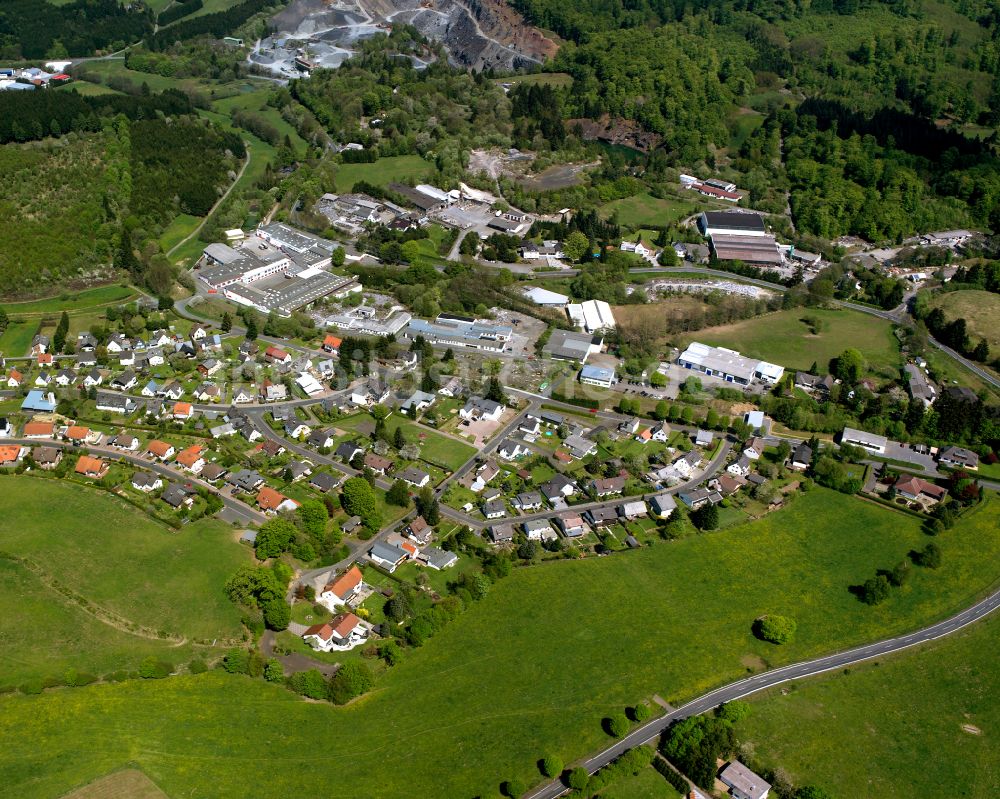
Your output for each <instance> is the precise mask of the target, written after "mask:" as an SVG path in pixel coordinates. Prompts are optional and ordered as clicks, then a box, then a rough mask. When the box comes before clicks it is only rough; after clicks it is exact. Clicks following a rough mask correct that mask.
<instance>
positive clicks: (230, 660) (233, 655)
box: [222, 649, 250, 674]
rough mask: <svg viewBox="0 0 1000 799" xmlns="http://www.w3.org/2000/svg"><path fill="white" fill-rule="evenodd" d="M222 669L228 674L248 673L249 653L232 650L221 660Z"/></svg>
mask: <svg viewBox="0 0 1000 799" xmlns="http://www.w3.org/2000/svg"><path fill="white" fill-rule="evenodd" d="M222 668H223V669H224V670H225V671H226V672H227V673H229V674H249V673H250V653H249V652H248V651H247V650H245V649H233V650H231V651H230V652H227V653H226V656H225V657H224V658H223V659H222Z"/></svg>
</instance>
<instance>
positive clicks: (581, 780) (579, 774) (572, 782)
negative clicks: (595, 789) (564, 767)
mask: <svg viewBox="0 0 1000 799" xmlns="http://www.w3.org/2000/svg"><path fill="white" fill-rule="evenodd" d="M588 782H590V775H589V774H588V773H587V769H585V768H584V767H583V766H577V767H576V768H575V769H573V770H572V771H571V772H570V773H569V779H568V780H567V783H568V784H569V787H570V788H572V789H573V790H574V791H585V790H586V789H587V783H588Z"/></svg>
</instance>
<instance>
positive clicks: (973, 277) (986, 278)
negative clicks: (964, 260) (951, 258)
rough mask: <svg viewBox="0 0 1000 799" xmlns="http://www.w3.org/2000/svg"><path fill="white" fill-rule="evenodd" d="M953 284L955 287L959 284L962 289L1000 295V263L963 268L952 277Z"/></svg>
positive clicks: (987, 263)
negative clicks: (980, 290) (979, 290)
mask: <svg viewBox="0 0 1000 799" xmlns="http://www.w3.org/2000/svg"><path fill="white" fill-rule="evenodd" d="M951 282H952V284H953V285H954V284H956V283H957V284H959V285H960V286H961V288H967V289H982V290H983V291H991V292H993V293H994V294H1000V261H987V262H986V263H975V264H973V265H972V266H968V267H962V268H961V269H959V270H958V271H956V272H955V274H954V275H953V276H952V278H951Z"/></svg>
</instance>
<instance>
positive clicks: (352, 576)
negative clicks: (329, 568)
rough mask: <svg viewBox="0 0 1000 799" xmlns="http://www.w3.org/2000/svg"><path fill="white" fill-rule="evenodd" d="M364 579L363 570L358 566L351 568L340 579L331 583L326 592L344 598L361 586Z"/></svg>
mask: <svg viewBox="0 0 1000 799" xmlns="http://www.w3.org/2000/svg"><path fill="white" fill-rule="evenodd" d="M362 579H363V575H362V574H361V569H359V568H358V567H357V566H351V568H349V569H348V570H347V571H346V572H344V573H343V574H342V575H340V577H338V578H337V579H336V580H334V581H333V582H332V583H330V584H329V585H328V586H327V587H326V590H327V591H329V592H331V593H332V594H333V595H334V596H336V597H340V598H343V597H345V596H347V595H348V594H349V593H350V592H351V591H353V590H354V589H355V588H357V587H358V586H359V585H361V581H362Z"/></svg>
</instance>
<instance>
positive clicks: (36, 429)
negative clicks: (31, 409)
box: [21, 422, 55, 438]
mask: <svg viewBox="0 0 1000 799" xmlns="http://www.w3.org/2000/svg"><path fill="white" fill-rule="evenodd" d="M54 431H55V425H53V424H52V422H27V423H26V424H25V425H24V430H23V431H22V433H21V435H22V436H23V437H24V438H52V434H53V432H54Z"/></svg>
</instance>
